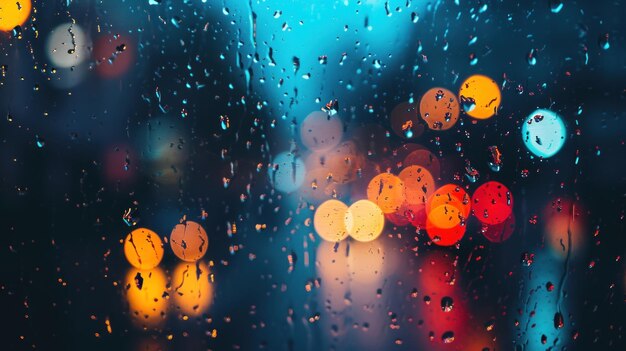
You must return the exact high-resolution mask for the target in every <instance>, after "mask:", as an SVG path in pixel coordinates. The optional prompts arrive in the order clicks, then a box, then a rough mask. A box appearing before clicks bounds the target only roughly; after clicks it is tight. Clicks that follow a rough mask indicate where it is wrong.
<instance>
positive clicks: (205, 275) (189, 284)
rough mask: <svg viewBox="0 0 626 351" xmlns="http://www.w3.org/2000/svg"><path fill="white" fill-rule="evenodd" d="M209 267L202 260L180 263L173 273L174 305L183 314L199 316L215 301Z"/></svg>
mask: <svg viewBox="0 0 626 351" xmlns="http://www.w3.org/2000/svg"><path fill="white" fill-rule="evenodd" d="M210 279H211V278H210V272H209V267H208V266H207V264H206V263H204V262H202V261H197V262H196V263H183V262H181V263H179V264H177V265H176V268H174V272H173V273H172V283H171V286H172V297H173V301H174V307H175V308H176V309H177V310H179V311H180V312H181V313H182V314H183V315H188V316H199V315H201V314H202V313H204V312H205V311H206V310H207V309H208V308H209V306H211V303H212V302H213V286H212V283H211V282H210Z"/></svg>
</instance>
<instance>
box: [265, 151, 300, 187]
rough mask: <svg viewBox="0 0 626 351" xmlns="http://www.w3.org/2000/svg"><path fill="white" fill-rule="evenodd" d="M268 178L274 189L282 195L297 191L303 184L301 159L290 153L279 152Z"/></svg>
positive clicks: (269, 170)
mask: <svg viewBox="0 0 626 351" xmlns="http://www.w3.org/2000/svg"><path fill="white" fill-rule="evenodd" d="M267 172H268V176H269V179H270V181H271V182H272V185H273V186H274V188H276V189H277V190H278V191H281V192H284V193H291V192H293V191H296V190H298V188H299V187H300V186H301V185H302V183H303V182H304V175H305V174H306V167H305V166H304V162H302V159H301V158H299V157H297V156H295V155H294V154H292V153H290V152H286V151H285V152H281V153H280V154H278V155H276V157H275V158H274V162H272V167H270V168H269V169H268V170H267Z"/></svg>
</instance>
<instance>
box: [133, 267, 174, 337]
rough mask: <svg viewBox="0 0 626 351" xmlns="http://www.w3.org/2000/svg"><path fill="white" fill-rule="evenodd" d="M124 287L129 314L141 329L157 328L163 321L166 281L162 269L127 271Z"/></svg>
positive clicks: (165, 309)
mask: <svg viewBox="0 0 626 351" xmlns="http://www.w3.org/2000/svg"><path fill="white" fill-rule="evenodd" d="M124 287H125V296H126V301H127V302H128V307H129V309H130V314H131V316H132V317H133V320H134V321H135V322H137V323H138V324H139V325H140V326H141V327H154V326H158V325H159V324H161V323H162V322H163V321H164V320H165V316H166V312H167V307H168V301H167V299H166V298H165V297H164V295H165V296H166V294H164V293H165V292H166V290H167V279H166V278H165V274H164V273H163V270H162V269H160V268H154V269H151V270H149V271H139V270H137V269H134V268H133V269H129V270H128V273H127V274H126V279H125V280H124Z"/></svg>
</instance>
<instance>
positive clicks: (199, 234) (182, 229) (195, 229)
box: [170, 221, 209, 262]
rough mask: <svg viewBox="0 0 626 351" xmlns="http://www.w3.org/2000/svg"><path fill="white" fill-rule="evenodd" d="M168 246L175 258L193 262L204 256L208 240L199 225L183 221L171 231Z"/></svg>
mask: <svg viewBox="0 0 626 351" xmlns="http://www.w3.org/2000/svg"><path fill="white" fill-rule="evenodd" d="M170 245H171V247H172V251H173V252H174V254H175V255H176V257H178V258H180V259H181V260H183V261H186V262H195V261H197V260H199V259H201V258H202V257H204V254H206V250H207V247H208V246H209V238H208V236H207V234H206V231H204V228H202V226H201V225H200V224H199V223H196V222H193V221H185V222H183V223H179V224H177V225H176V226H175V227H174V229H173V230H172V233H171V234H170Z"/></svg>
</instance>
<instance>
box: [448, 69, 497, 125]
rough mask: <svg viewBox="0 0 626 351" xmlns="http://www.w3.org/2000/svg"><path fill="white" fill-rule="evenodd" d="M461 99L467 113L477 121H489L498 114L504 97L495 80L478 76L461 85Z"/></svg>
mask: <svg viewBox="0 0 626 351" xmlns="http://www.w3.org/2000/svg"><path fill="white" fill-rule="evenodd" d="M459 98H460V102H461V104H462V105H463V108H464V109H465V113H467V114H468V115H470V116H471V117H474V118H476V119H487V118H490V117H491V116H493V115H495V114H496V113H497V112H498V107H499V106H500V102H501V100H502V95H501V93H500V88H499V87H498V84H496V82H495V81H494V80H493V79H491V78H489V77H487V76H483V75H480V74H476V75H473V76H471V77H469V78H467V79H466V80H465V81H464V82H463V84H461V89H460V90H459Z"/></svg>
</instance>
